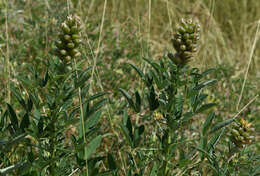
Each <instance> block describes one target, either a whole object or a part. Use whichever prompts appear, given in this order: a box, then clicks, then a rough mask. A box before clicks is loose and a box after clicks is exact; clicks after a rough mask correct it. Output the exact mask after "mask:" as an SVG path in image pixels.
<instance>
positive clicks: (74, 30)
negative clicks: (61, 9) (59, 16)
mask: <svg viewBox="0 0 260 176" xmlns="http://www.w3.org/2000/svg"><path fill="white" fill-rule="evenodd" d="M70 30H71V33H72V34H77V33H78V32H79V27H78V26H72V27H71V28H70Z"/></svg>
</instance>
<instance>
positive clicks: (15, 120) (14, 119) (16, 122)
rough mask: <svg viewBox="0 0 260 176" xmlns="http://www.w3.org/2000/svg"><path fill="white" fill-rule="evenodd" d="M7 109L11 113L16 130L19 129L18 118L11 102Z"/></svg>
mask: <svg viewBox="0 0 260 176" xmlns="http://www.w3.org/2000/svg"><path fill="white" fill-rule="evenodd" d="M7 109H8V112H9V115H10V120H11V125H12V126H13V127H14V129H15V131H17V130H18V119H17V116H16V114H15V112H14V110H13V108H12V106H11V105H10V104H8V103H7Z"/></svg>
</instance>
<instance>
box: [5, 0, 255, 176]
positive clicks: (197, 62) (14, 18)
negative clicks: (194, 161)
mask: <svg viewBox="0 0 260 176" xmlns="http://www.w3.org/2000/svg"><path fill="white" fill-rule="evenodd" d="M259 9H260V2H259V1H257V0H244V1H237V0H225V1H217V0H59V1H50V0H19V1H16V0H0V117H2V119H3V116H4V113H5V110H6V109H7V108H8V107H7V105H6V103H8V104H11V105H12V107H13V109H15V112H16V113H17V114H19V113H20V114H22V113H21V109H22V107H21V105H20V104H19V101H17V98H15V95H14V92H13V91H11V90H12V89H11V88H12V87H16V88H17V89H18V91H19V92H20V94H21V96H25V97H26V96H27V95H28V92H27V91H25V90H24V89H25V87H26V86H25V83H24V82H23V81H21V78H23V77H26V76H27V75H30V74H32V73H34V72H33V70H32V68H33V69H34V70H37V73H38V76H39V77H40V78H43V77H44V74H45V73H46V67H47V66H46V65H47V64H46V63H47V61H48V60H51V59H53V57H54V54H53V51H54V49H55V41H56V40H57V38H58V34H59V33H58V32H57V31H59V30H60V24H61V22H63V21H64V20H65V19H66V16H67V15H68V14H77V15H78V16H79V17H80V18H81V20H82V40H83V44H82V46H81V48H80V51H81V53H82V57H81V58H80V60H78V61H77V62H78V67H79V68H81V69H85V68H87V67H88V66H92V68H91V76H90V78H89V80H88V84H89V92H90V94H96V93H98V92H107V93H108V94H106V95H105V96H104V97H106V99H107V100H108V101H107V104H106V105H104V107H103V110H102V115H101V117H100V121H99V123H98V124H97V126H98V129H99V132H98V134H99V135H102V136H103V139H102V142H101V147H99V148H98V149H97V152H96V154H97V156H105V155H107V153H109V151H111V155H113V156H114V158H115V160H116V162H117V163H118V164H120V166H119V168H123V169H122V170H120V171H119V172H118V174H119V175H125V174H126V170H127V168H124V166H127V164H126V163H124V162H123V161H124V159H122V158H127V157H129V156H128V155H126V154H124V151H128V148H123V149H122V148H121V146H120V145H121V144H122V145H123V142H122V141H120V140H118V139H122V140H123V136H122V134H121V131H120V123H121V121H122V119H123V113H125V112H126V111H127V112H128V113H129V115H130V116H131V119H132V121H134V122H135V123H136V124H137V126H138V125H140V124H147V128H146V129H145V132H144V134H143V135H144V136H143V139H147V140H148V139H149V140H151V139H150V138H148V136H149V135H150V134H152V133H153V131H155V129H153V128H152V127H153V126H152V125H151V122H149V119H148V120H147V119H142V118H141V117H142V114H141V115H136V114H135V113H134V112H133V111H132V110H129V109H126V107H127V106H128V105H127V101H125V98H124V96H122V94H121V93H120V91H119V88H123V89H125V90H129V91H128V92H129V93H130V94H131V95H132V93H134V90H136V89H137V90H139V91H142V90H143V89H144V85H143V83H142V82H141V79H140V78H139V77H138V76H137V74H136V72H135V70H134V69H132V68H131V67H130V66H129V64H128V63H130V64H134V65H136V66H138V67H139V68H140V69H142V70H143V72H144V73H146V71H147V70H149V64H148V63H147V62H145V61H144V60H143V58H152V59H153V60H155V61H158V60H160V59H161V58H162V57H163V56H165V55H167V53H168V52H169V51H173V48H172V44H171V42H170V40H171V38H172V36H173V33H174V31H175V26H176V25H177V24H178V23H179V21H180V19H181V18H192V19H196V20H197V21H198V22H199V23H200V25H201V39H200V43H199V49H198V52H197V54H196V57H195V59H194V60H192V62H190V63H189V65H190V67H197V68H199V69H200V70H202V71H204V70H206V69H209V68H212V67H213V68H216V71H215V72H214V73H213V74H211V75H210V77H208V78H216V79H217V80H218V82H217V83H216V84H215V85H214V86H211V87H209V88H207V89H205V91H206V92H207V93H208V94H209V95H210V96H209V97H208V99H207V101H214V102H217V103H218V105H217V106H216V107H214V110H215V112H216V116H217V118H216V123H217V122H220V121H224V120H227V119H229V118H231V117H233V116H234V115H235V114H237V113H238V112H240V111H241V110H242V112H241V114H240V115H239V118H242V117H243V118H245V119H246V120H248V121H249V122H251V123H252V124H253V126H254V128H255V134H254V135H255V138H256V140H255V143H254V144H252V145H250V146H249V147H248V148H246V149H244V150H242V151H241V153H240V154H239V157H238V158H239V159H238V162H237V163H239V161H240V162H241V163H242V165H243V164H244V165H246V164H248V163H247V162H248V161H249V160H250V162H251V161H252V162H253V164H252V167H253V168H245V170H244V171H241V172H240V170H239V169H238V168H240V167H241V168H243V167H242V166H241V165H237V166H236V167H235V166H234V172H233V173H234V174H233V175H247V174H248V173H249V170H250V169H251V170H250V174H251V175H260V172H259V170H260V169H259V168H260V165H259V154H260V143H259V133H260V98H259V97H258V95H259V94H260V90H259V85H260V71H259V70H260V50H259V48H260V40H259V37H260V30H259V28H260V21H259V20H260V10H259ZM31 66H32V67H31ZM30 79H31V78H30ZM74 103H75V104H77V103H78V100H77V99H76V100H74ZM248 103H250V105H248V106H246V105H247V104H248ZM245 106H246V108H244V109H243V107H245ZM206 117H207V113H205V114H203V115H197V116H196V117H194V119H193V122H194V123H193V125H192V126H190V127H187V129H186V130H187V131H188V132H187V134H188V136H189V137H187V138H188V139H185V140H187V141H189V140H192V139H193V138H198V137H199V136H200V133H199V130H198V129H200V128H201V126H202V124H203V122H204V121H205V118H206ZM19 120H20V119H19ZM1 122H3V120H2V121H1ZM0 126H1V127H2V130H1V129H0V131H1V132H0V139H1V140H0V141H8V140H10V139H12V138H13V137H14V136H12V135H6V133H5V128H4V126H2V125H0ZM75 128H78V127H75ZM75 128H74V127H73V126H72V127H71V128H70V130H67V131H64V133H65V132H66V134H68V136H69V135H70V134H73V135H75V136H77V135H78V133H77V130H76V129H75ZM196 129H197V130H196ZM121 142H122V143H121ZM115 143H118V144H115ZM220 143H221V145H220V148H221V146H222V145H224V144H225V139H224V138H223V141H222V142H220ZM193 144H194V143H192V142H191V143H189V142H187V146H188V145H193ZM195 144H197V143H196V142H195ZM195 144H194V145H195ZM21 145H23V144H21ZM24 145H25V144H24ZM68 145H72V144H70V143H69V144H68ZM148 145H149V144H147V145H146V146H148ZM21 147H22V146H21ZM17 148H19V147H17ZM187 148H189V147H187ZM223 148H225V147H223ZM187 150H188V149H187ZM24 151H28V150H27V149H24V150H21V151H18V150H12V151H8V152H7V153H8V155H7V154H2V153H1V152H0V153H1V157H0V168H1V169H2V168H6V167H8V166H10V165H13V164H15V163H18V161H22V160H26V159H25V158H23V157H25V156H22V157H21V155H20V154H21V153H23V152H24ZM120 151H122V153H120ZM220 151H221V149H220ZM117 152H119V153H117ZM129 152H130V151H129ZM183 152H185V151H183ZM179 153H180V154H179V155H181V152H179ZM248 153H249V154H248ZM116 154H118V155H116ZM219 155H221V154H219ZM244 155H246V156H247V158H244V160H243V159H241V157H240V156H244ZM249 155H250V156H249ZM251 155H253V156H254V157H255V158H253V159H252V158H251V159H248V158H250V157H251ZM119 157H122V158H121V159H120V158H119ZM146 157H149V156H148V155H147V156H146ZM109 158H110V159H111V156H110V155H109ZM66 161H69V159H67V160H66ZM219 162H221V161H219ZM241 163H240V164H241ZM182 164H183V165H182ZM189 164H190V163H185V162H184V161H183V163H179V165H182V166H179V165H178V166H176V167H177V172H176V173H175V174H179V175H181V174H183V175H185V174H188V175H189V174H190V175H192V174H193V173H192V172H190V173H188V172H186V170H187V168H186V166H187V167H192V166H190V165H189ZM83 165H84V164H83ZM244 165H243V166H244ZM64 167H65V166H64ZM78 167H79V166H78ZM110 167H112V166H109V169H111V168H110ZM152 167H153V166H152V165H151V166H149V168H150V169H151V168H152ZM82 168H84V166H82ZM100 168H102V169H100V170H103V171H104V170H106V169H107V167H106V163H105V162H104V166H102V167H100ZM112 168H113V167H112ZM205 168H207V169H208V168H210V167H209V166H207V167H206V166H205ZM70 169H71V170H70V171H68V172H67V173H68V174H67V173H66V174H67V175H69V173H71V172H72V171H73V169H75V168H73V167H72V168H70ZM178 169H179V170H178ZM203 169H204V168H202V169H199V170H203ZM207 169H206V170H207ZM83 170H84V169H83ZM237 170H239V171H237ZM137 171H140V170H138V169H137ZM137 171H135V172H133V174H134V173H137ZM184 171H185V172H184ZM12 173H13V174H18V172H17V171H14V172H12ZM78 173H79V172H78ZM78 173H76V174H75V175H77V174H78ZM147 173H148V170H145V171H144V175H147ZM149 173H150V172H149ZM201 173H208V171H205V170H204V171H203V172H202V171H201ZM108 174H109V173H108ZM130 174H131V173H130ZM194 174H197V173H194ZM140 175H141V174H140ZM215 175H216V174H215ZM230 175H232V174H230Z"/></svg>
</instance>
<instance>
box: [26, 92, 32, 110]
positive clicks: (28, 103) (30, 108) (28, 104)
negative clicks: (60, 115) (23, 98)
mask: <svg viewBox="0 0 260 176" xmlns="http://www.w3.org/2000/svg"><path fill="white" fill-rule="evenodd" d="M26 107H27V112H31V111H32V108H33V101H32V96H31V95H30V94H29V98H28V100H27V106H26Z"/></svg>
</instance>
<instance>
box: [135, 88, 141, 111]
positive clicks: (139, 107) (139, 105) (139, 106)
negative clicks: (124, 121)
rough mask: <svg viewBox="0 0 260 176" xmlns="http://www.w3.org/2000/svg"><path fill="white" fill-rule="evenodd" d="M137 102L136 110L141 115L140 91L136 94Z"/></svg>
mask: <svg viewBox="0 0 260 176" xmlns="http://www.w3.org/2000/svg"><path fill="white" fill-rule="evenodd" d="M135 100H136V101H135V102H136V103H135V110H136V112H137V113H139V112H140V111H141V97H140V94H139V93H138V91H136V92H135Z"/></svg>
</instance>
